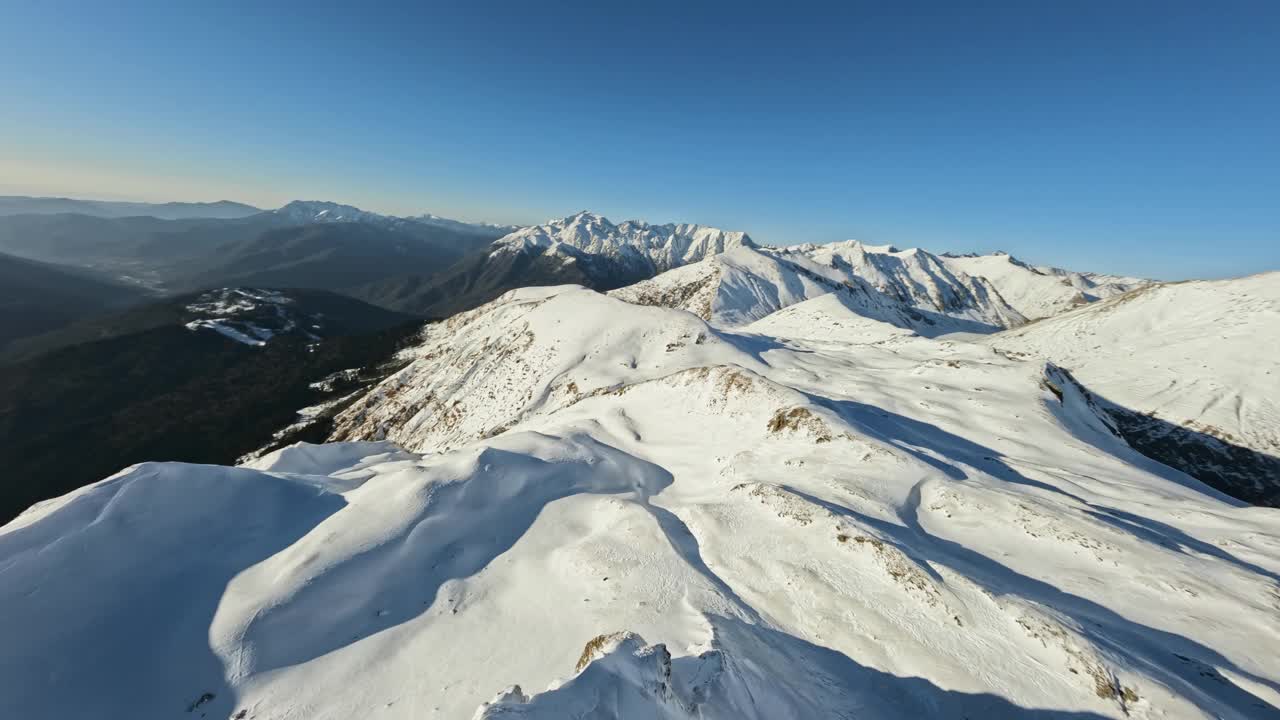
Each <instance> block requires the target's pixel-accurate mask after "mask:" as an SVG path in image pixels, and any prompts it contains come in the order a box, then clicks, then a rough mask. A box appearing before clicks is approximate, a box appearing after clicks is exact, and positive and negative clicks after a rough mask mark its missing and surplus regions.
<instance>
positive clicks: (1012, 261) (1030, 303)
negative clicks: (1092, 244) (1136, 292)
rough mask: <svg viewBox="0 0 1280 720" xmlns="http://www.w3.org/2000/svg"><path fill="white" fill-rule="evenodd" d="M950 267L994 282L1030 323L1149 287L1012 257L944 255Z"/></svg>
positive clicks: (1002, 294) (997, 254)
mask: <svg viewBox="0 0 1280 720" xmlns="http://www.w3.org/2000/svg"><path fill="white" fill-rule="evenodd" d="M942 260H943V262H944V263H946V265H947V267H950V268H952V269H953V270H957V271H960V272H963V273H966V274H968V275H972V276H975V277H981V278H985V279H986V280H988V281H990V282H991V283H992V284H993V285H994V286H995V287H996V288H997V289H998V290H999V292H1000V296H1001V297H1003V298H1004V299H1005V300H1006V301H1007V302H1008V303H1009V304H1010V305H1012V306H1013V307H1014V308H1015V309H1016V310H1017V311H1018V312H1020V313H1022V314H1023V315H1024V316H1026V317H1027V319H1029V320H1036V319H1039V318H1045V317H1051V316H1053V315H1057V314H1059V313H1062V312H1066V311H1067V310H1072V309H1074V308H1077V307H1079V306H1081V305H1084V304H1087V303H1091V302H1095V301H1097V300H1102V299H1105V298H1109V297H1112V296H1115V295H1119V294H1121V293H1125V292H1128V291H1130V290H1133V289H1135V288H1138V287H1141V286H1143V285H1146V284H1148V282H1149V281H1147V280H1140V279H1138V278H1122V277H1115V276H1111V275H1097V274H1094V273H1079V272H1072V271H1069V270H1060V269H1058V268H1052V267H1043V266H1042V267H1032V266H1031V265H1027V264H1026V263H1023V262H1021V261H1020V260H1018V259H1016V258H1014V257H1013V256H1011V255H1007V254H1005V253H996V254H994V255H962V256H954V255H943V256H942Z"/></svg>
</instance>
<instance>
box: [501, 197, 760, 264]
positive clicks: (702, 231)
mask: <svg viewBox="0 0 1280 720" xmlns="http://www.w3.org/2000/svg"><path fill="white" fill-rule="evenodd" d="M494 245H495V252H501V251H535V252H538V253H543V252H551V253H559V254H563V255H566V256H569V257H575V256H579V255H582V254H584V253H585V254H590V255H596V256H603V257H607V258H610V259H612V260H615V261H621V262H623V263H625V264H627V265H630V266H635V267H644V268H645V269H646V270H648V271H650V272H649V273H648V274H649V275H652V274H654V273H657V272H663V271H665V270H669V269H671V268H674V267H679V266H681V265H686V264H688V263H691V262H697V261H698V260H701V259H703V258H705V257H708V256H710V255H715V254H717V253H722V252H724V251H726V250H730V249H733V248H736V247H755V243H754V242H753V241H752V240H751V238H750V237H749V236H748V235H747V234H746V233H745V232H739V231H727V230H721V229H719V228H714V227H708V226H706V225H693V224H689V223H679V224H675V223H672V224H666V225H650V224H649V223H646V222H643V221H640V220H627V221H626V222H623V223H619V224H616V225H615V224H614V223H612V222H610V221H609V219H608V218H606V217H604V216H603V215H599V214H596V213H593V212H590V211H586V210H584V211H582V212H578V213H575V214H573V215H570V216H568V217H566V218H563V219H560V220H552V221H550V222H547V223H545V224H543V225H534V226H532V227H527V228H522V229H520V230H517V231H516V232H513V233H511V234H510V235H507V236H505V237H503V238H501V239H499V240H498V241H497V242H496V243H495V244H494Z"/></svg>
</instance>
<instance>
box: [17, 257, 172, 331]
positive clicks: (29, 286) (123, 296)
mask: <svg viewBox="0 0 1280 720" xmlns="http://www.w3.org/2000/svg"><path fill="white" fill-rule="evenodd" d="M146 297H147V296H146V294H145V293H144V292H143V291H142V290H141V289H139V288H136V287H130V286H127V285H123V284H121V283H116V282H112V281H111V280H110V279H109V278H105V277H101V276H96V275H93V274H91V273H87V272H84V271H82V270H78V269H75V268H69V267H62V266H57V265H50V264H47V263H41V262H36V261H34V260H26V259H23V258H18V257H13V256H11V255H3V254H0V353H3V352H4V351H5V350H6V348H7V347H8V346H9V345H10V344H11V343H13V342H14V341H16V340H19V339H21V338H26V337H30V336H32V335H39V334H41V333H45V332H49V331H52V330H55V329H57V328H60V327H62V326H65V325H68V324H70V323H73V322H75V321H76V320H80V319H82V318H85V317H88V316H91V315H97V314H101V313H103V312H107V311H109V310H111V309H113V308H120V307H124V306H127V305H130V304H133V303H138V302H142V301H143V300H144V299H145V298H146Z"/></svg>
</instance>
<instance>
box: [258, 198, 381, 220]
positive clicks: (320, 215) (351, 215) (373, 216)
mask: <svg viewBox="0 0 1280 720" xmlns="http://www.w3.org/2000/svg"><path fill="white" fill-rule="evenodd" d="M272 212H273V213H275V214H276V215H280V216H282V217H285V218H288V219H289V220H293V221H295V222H300V223H319V222H377V223H383V222H387V221H391V220H398V219H399V218H393V217H391V216H389V215H379V214H378V213H373V212H369V211H367V210H361V209H360V208H358V207H354V206H351V205H342V204H340V203H335V202H327V201H324V200H294V201H293V202H291V203H289V204H288V205H285V206H284V207H282V208H280V209H279V210H272Z"/></svg>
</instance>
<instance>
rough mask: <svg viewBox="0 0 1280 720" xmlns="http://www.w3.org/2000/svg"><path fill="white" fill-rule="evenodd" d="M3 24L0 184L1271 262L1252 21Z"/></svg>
mask: <svg viewBox="0 0 1280 720" xmlns="http://www.w3.org/2000/svg"><path fill="white" fill-rule="evenodd" d="M0 16H2V17H4V18H5V19H6V21H7V22H5V23H0V42H3V43H4V44H5V46H6V47H7V48H8V49H9V50H10V55H11V57H13V58H14V59H15V62H12V63H9V64H7V65H6V66H5V67H3V68H0V97H3V98H4V100H5V105H6V112H5V113H4V114H3V116H0V191H3V192H6V193H8V194H23V195H45V196H49V195H58V196H69V197H94V198H102V199H113V198H119V199H129V200H135V201H145V202H165V201H208V200H209V199H210V198H213V199H222V198H226V199H231V200H235V201H238V202H245V203H248V204H251V205H255V206H259V207H278V206H279V205H281V204H283V203H285V202H288V201H289V200H292V199H296V198H305V199H325V200H332V201H334V202H342V203H346V204H351V205H355V206H358V207H361V208H365V209H368V210H371V211H375V212H383V213H387V214H394V215H410V214H416V213H420V212H432V213H435V214H438V215H442V216H446V217H454V218H458V219H461V220H468V221H484V222H493V223H503V224H529V223H536V222H542V221H545V220H546V219H548V218H552V217H561V216H564V215H566V214H569V213H572V212H574V211H577V210H581V209H583V208H589V209H592V210H594V211H597V212H600V213H601V214H603V215H605V216H607V217H610V218H611V219H616V218H641V219H648V220H651V221H655V222H668V221H687V222H697V223H701V224H706V225H713V226H717V227H726V228H733V229H742V230H746V231H748V232H750V233H751V234H752V236H753V237H756V238H758V239H759V240H760V241H761V242H767V243H772V244H791V243H799V242H829V241H834V240H841V239H846V238H857V239H861V240H865V241H867V242H870V243H875V244H893V245H897V246H907V247H910V246H919V247H924V248H927V249H929V250H933V251H938V252H941V251H954V252H970V251H972V252H990V251H993V250H997V249H1001V250H1005V251H1008V252H1010V253H1012V254H1014V255H1017V256H1019V257H1027V258H1033V259H1034V260H1035V262H1037V263H1043V264H1050V265H1056V266H1061V267H1072V268H1090V269H1097V270H1099V271H1104V272H1113V273H1121V274H1133V275H1144V276H1149V277H1157V278H1165V279H1180V278H1189V277H1226V276H1234V275H1243V274H1249V273H1253V272H1259V271H1262V270H1267V269H1278V268H1280V206H1278V204H1277V203H1276V202H1275V201H1274V189H1275V188H1276V187H1280V140H1278V139H1277V133H1276V131H1275V128H1274V123H1273V118H1274V116H1275V112H1276V110H1277V109H1278V108H1280V92H1277V86H1276V84H1275V82H1274V79H1273V73H1272V72H1271V71H1270V68H1271V67H1274V66H1275V61H1276V59H1277V58H1276V51H1275V48H1276V47H1280V9H1276V8H1274V7H1270V6H1258V5H1244V4H1241V5H1232V4H1227V5H1219V6H1215V7H1213V8H1208V7H1197V6H1191V5H1187V6H1169V5H1162V6H1158V7H1151V8H1142V7H1138V6H1128V7H1114V6H1112V5H1110V4H1106V3H1084V4H1079V5H1074V6H1072V7H1070V8H1065V7H1064V8H1053V7H1048V6H1027V5H1026V4H1023V3H997V4H995V5H987V6H983V7H982V8H967V7H955V6H951V5H934V6H922V7H920V8H917V9H916V10H915V11H906V10H902V9H897V8H888V7H882V6H876V5H861V4H851V5H850V4H840V5H825V4H802V5H796V6H789V7H788V8H787V9H786V10H785V11H781V10H772V9H767V8H742V7H738V6H733V5H721V4H717V3H711V4H707V5H701V6H698V7H696V8H689V7H685V6H683V5H679V4H670V5H664V4H661V3H659V4H658V5H649V6H646V8H645V9H644V10H640V9H635V8H631V9H625V8H623V9H620V8H613V9H603V8H600V7H597V6H595V5H593V4H586V3H582V4H580V3H575V2H569V3H563V4H558V5H555V6H549V7H535V6H519V5H515V6H511V7H507V8H502V9H497V10H495V9H493V8H490V9H477V8H469V7H448V6H443V7H430V8H426V9H424V8H422V7H420V6H417V5H414V4H405V3H399V2H392V3H383V4H379V5H377V6H373V7H369V8H364V9H362V12H360V13H354V14H353V13H351V12H349V11H345V10H344V9H342V8H331V7H315V6H313V5H310V4H297V5H294V4H292V3H283V4H278V5H273V6H272V7H259V6H257V5H251V4H240V3H230V4H226V5H217V6H213V5H210V6H205V7H183V8H178V7H172V6H169V5H167V4H164V3H159V2H145V1H144V2H126V3H123V4H120V5H118V6H111V7H109V8H108V7H106V6H102V7H74V6H67V7H60V4H59V3H40V4H24V5H20V6H17V7H11V8H8V9H6V10H5V11H4V13H3V14H2V15H0ZM33 70H36V71H34V72H33Z"/></svg>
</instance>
